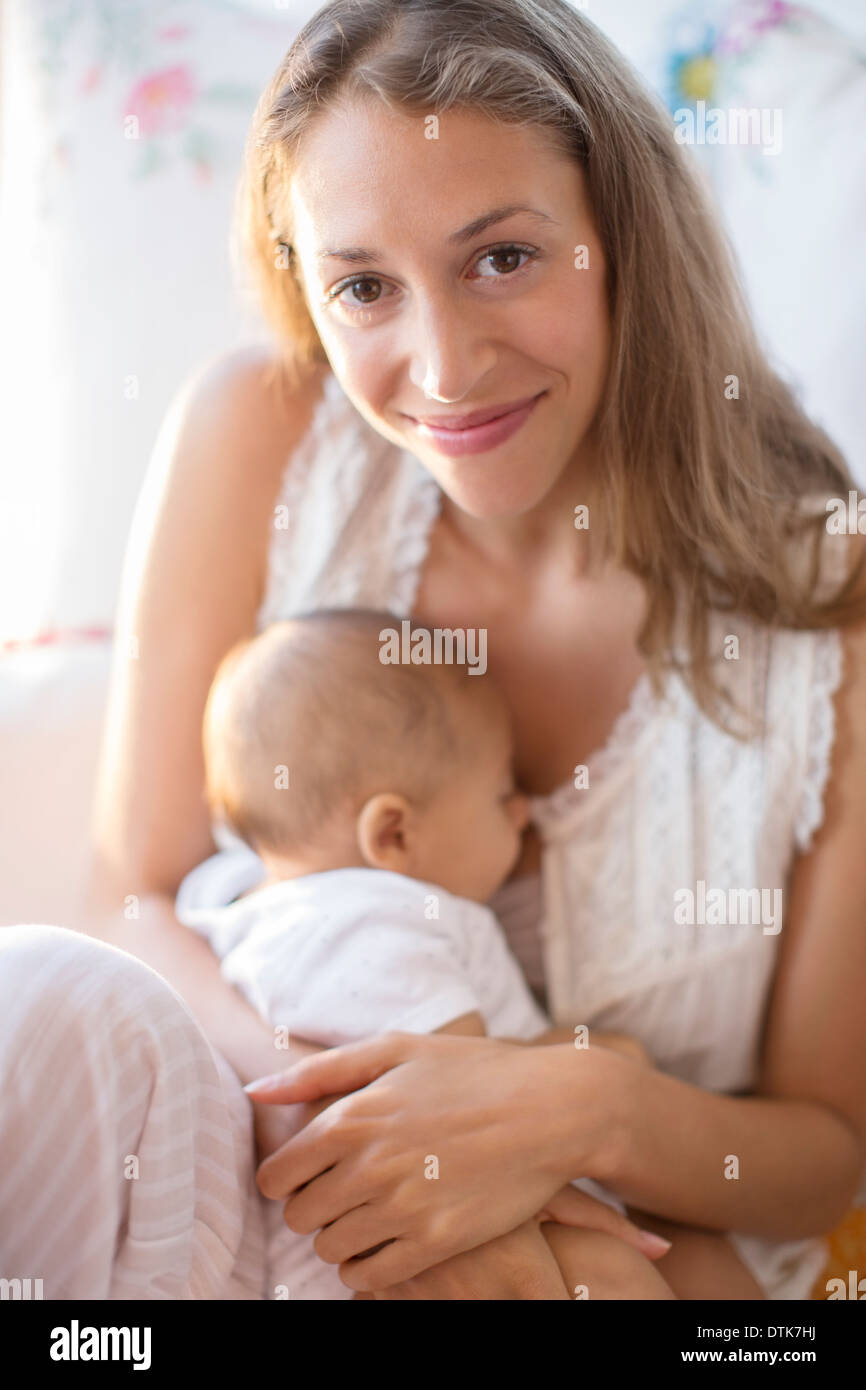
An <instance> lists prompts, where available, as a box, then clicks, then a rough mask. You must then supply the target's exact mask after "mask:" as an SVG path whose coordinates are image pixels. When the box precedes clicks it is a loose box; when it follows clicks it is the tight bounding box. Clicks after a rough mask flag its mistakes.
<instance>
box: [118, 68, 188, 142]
mask: <svg viewBox="0 0 866 1390" xmlns="http://www.w3.org/2000/svg"><path fill="white" fill-rule="evenodd" d="M194 97H195V82H194V80H193V76H192V73H191V72H190V70H189V68H187V67H184V66H182V65H179V66H178V67H174V68H163V69H162V71H161V72H152V73H150V75H149V76H148V77H142V78H141V80H140V81H139V82H136V84H135V86H134V87H133V89H132V91H131V92H130V93H129V96H128V97H127V99H126V106H125V107H124V112H125V114H128V115H132V116H137V117H138V121H139V129H140V131H141V134H142V135H163V134H165V133H166V132H167V131H172V130H179V129H180V128H181V127H182V125H183V123H184V119H185V117H186V114H187V111H188V110H189V107H190V106H191V105H192V102H193V99H194Z"/></svg>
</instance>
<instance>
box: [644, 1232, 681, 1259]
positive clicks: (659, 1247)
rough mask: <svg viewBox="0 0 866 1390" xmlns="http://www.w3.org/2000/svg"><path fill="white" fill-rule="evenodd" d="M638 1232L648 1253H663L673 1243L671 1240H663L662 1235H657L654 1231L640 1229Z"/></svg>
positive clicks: (665, 1252)
mask: <svg viewBox="0 0 866 1390" xmlns="http://www.w3.org/2000/svg"><path fill="white" fill-rule="evenodd" d="M640 1234H641V1238H642V1240H643V1246H644V1249H645V1250H646V1252H647V1254H648V1255H665V1254H667V1252H668V1250H670V1248H671V1246H672V1244H673V1241H670V1240H665V1238H664V1236H657V1235H656V1233H655V1231H641V1233H640Z"/></svg>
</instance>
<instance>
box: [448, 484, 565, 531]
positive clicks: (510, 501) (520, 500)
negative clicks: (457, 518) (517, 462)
mask: <svg viewBox="0 0 866 1390" xmlns="http://www.w3.org/2000/svg"><path fill="white" fill-rule="evenodd" d="M437 481H438V482H439V485H440V487H441V488H442V491H443V492H444V493H445V494H446V496H447V497H448V498H450V500H451V501H452V502H453V503H454V505H455V507H459V508H460V510H461V512H465V513H466V515H467V516H471V517H474V518H475V520H476V521H511V520H514V519H516V518H517V517H520V516H526V514H527V513H528V512H531V511H533V510H534V509H535V508H536V507H537V506H538V505H539V504H540V503H541V502H542V501H543V500H544V498H545V497H546V495H547V492H548V491H549V488H539V487H538V485H537V484H536V486H535V487H534V488H533V489H532V490H531V491H529V490H528V489H527V488H526V487H525V485H524V484H525V481H526V480H525V479H520V480H519V482H517V483H516V484H515V486H514V487H513V488H512V487H509V486H508V484H507V482H504V481H502V480H500V479H497V478H495V477H494V478H493V479H491V480H488V481H486V482H485V483H484V484H483V485H481V486H478V485H474V486H473V485H471V484H466V483H465V482H463V481H462V480H455V479H449V480H448V481H447V482H446V481H445V480H443V479H442V478H439V479H438V480H437Z"/></svg>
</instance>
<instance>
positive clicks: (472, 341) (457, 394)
mask: <svg viewBox="0 0 866 1390" xmlns="http://www.w3.org/2000/svg"><path fill="white" fill-rule="evenodd" d="M495 362H496V350H495V348H494V347H493V345H492V344H491V343H487V342H485V341H484V340H483V339H482V338H481V337H480V336H479V334H478V324H477V322H476V323H475V325H474V326H473V324H472V322H471V321H470V319H469V317H468V315H466V316H464V315H463V314H462V313H461V312H460V311H459V309H458V308H457V307H456V306H454V305H447V304H439V305H437V306H435V307H431V306H426V307H425V308H424V309H423V310H421V311H419V312H418V314H417V315H416V323H415V326H414V332H413V343H412V347H411V357H410V362H409V380H410V381H411V382H412V385H413V386H417V387H418V388H419V390H421V391H423V392H424V395H425V396H426V397H427V399H428V400H437V401H441V402H443V404H448V405H453V404H455V403H456V402H457V401H462V400H464V399H465V398H466V397H467V396H471V394H472V391H473V389H474V388H475V387H476V386H477V384H478V382H479V381H481V380H482V379H483V378H484V377H485V376H486V375H487V373H488V372H489V371H490V369H491V368H492V367H493V366H494V365H495Z"/></svg>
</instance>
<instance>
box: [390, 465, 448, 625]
mask: <svg viewBox="0 0 866 1390" xmlns="http://www.w3.org/2000/svg"><path fill="white" fill-rule="evenodd" d="M404 457H406V458H411V456H410V455H404ZM412 462H413V463H415V464H416V467H417V474H416V477H415V478H413V487H412V491H411V494H410V498H409V505H408V507H407V510H406V513H405V515H404V516H403V523H402V535H401V540H400V552H399V555H398V556H397V559H396V561H395V565H394V573H393V580H392V585H391V594H392V605H391V606H392V607H393V609H394V611H395V612H397V613H402V614H404V615H407V616H408V615H409V614H411V613H412V611H413V609H414V607H415V603H416V600H417V597H418V588H419V586H420V583H421V574H422V572H423V569H424V564H425V561H426V559H427V555H428V553H429V550H430V537H431V535H432V533H433V527H434V525H435V524H436V521H437V518H438V516H439V513H440V511H441V509H442V491H441V489H440V487H439V484H438V483H437V482H436V479H435V478H434V477H433V476H432V474H430V473H428V472H427V471H426V470H425V469H423V468H422V467H421V465H420V464H418V462H417V460H416V459H412Z"/></svg>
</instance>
